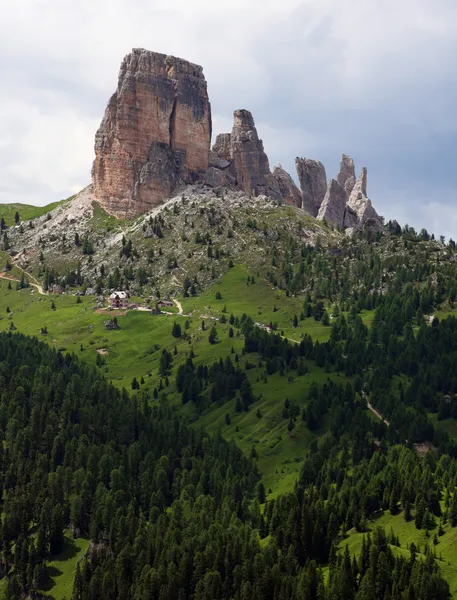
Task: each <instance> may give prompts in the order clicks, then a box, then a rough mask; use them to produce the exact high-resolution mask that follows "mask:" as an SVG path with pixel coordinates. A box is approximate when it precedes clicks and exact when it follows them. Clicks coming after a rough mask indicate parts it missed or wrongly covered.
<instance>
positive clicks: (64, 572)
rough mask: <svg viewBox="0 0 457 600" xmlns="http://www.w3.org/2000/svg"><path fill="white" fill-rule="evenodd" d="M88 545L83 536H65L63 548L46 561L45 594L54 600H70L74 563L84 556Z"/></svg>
mask: <svg viewBox="0 0 457 600" xmlns="http://www.w3.org/2000/svg"><path fill="white" fill-rule="evenodd" d="M88 547H89V540H88V539H85V538H78V539H76V540H74V539H73V538H70V537H66V538H65V548H64V550H63V552H62V553H61V554H58V555H57V556H55V557H54V559H53V560H51V561H50V562H49V563H48V567H47V569H48V578H49V579H48V582H47V585H46V586H45V589H44V590H43V592H44V594H45V595H46V596H49V597H50V598H53V599H54V600H70V599H71V595H72V591H73V581H74V578H75V569H76V563H77V562H78V560H79V559H80V558H82V557H83V556H84V554H85V553H86V552H87V548H88Z"/></svg>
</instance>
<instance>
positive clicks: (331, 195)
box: [317, 179, 346, 229]
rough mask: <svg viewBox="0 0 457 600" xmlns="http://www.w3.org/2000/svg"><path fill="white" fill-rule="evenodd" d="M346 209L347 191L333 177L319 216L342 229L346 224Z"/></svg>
mask: <svg viewBox="0 0 457 600" xmlns="http://www.w3.org/2000/svg"><path fill="white" fill-rule="evenodd" d="M345 211H346V191H345V189H344V188H343V187H342V186H341V185H340V184H339V183H338V182H337V181H335V179H331V180H330V181H329V183H328V187H327V192H326V194H325V197H324V199H323V201H322V204H321V206H320V208H319V212H318V214H317V218H318V219H320V220H322V221H323V220H324V219H325V220H326V221H327V223H329V224H330V225H334V226H335V227H337V228H338V229H340V228H341V227H343V224H344V214H345Z"/></svg>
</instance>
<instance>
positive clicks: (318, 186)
mask: <svg viewBox="0 0 457 600" xmlns="http://www.w3.org/2000/svg"><path fill="white" fill-rule="evenodd" d="M295 165H296V167H297V175H298V179H299V181H300V187H301V192H302V208H303V210H304V211H306V212H307V213H308V214H309V215H311V216H312V217H317V213H318V212H319V208H320V206H321V204H322V201H323V199H324V196H325V194H326V191H327V176H326V174H325V167H324V165H323V164H322V163H321V162H319V161H318V160H311V159H310V158H296V159H295Z"/></svg>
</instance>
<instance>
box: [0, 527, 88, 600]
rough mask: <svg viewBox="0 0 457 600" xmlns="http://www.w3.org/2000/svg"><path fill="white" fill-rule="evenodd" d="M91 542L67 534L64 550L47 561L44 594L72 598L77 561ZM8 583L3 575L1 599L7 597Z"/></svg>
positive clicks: (0, 591)
mask: <svg viewBox="0 0 457 600" xmlns="http://www.w3.org/2000/svg"><path fill="white" fill-rule="evenodd" d="M89 543H90V541H89V540H88V539H87V538H78V539H76V540H74V539H73V538H72V537H70V536H68V535H67V536H65V547H64V549H63V551H62V552H61V553H60V554H58V555H57V556H55V557H54V558H53V560H51V561H49V562H48V563H47V575H48V579H47V582H46V585H45V586H44V588H43V589H42V590H41V593H43V594H44V596H47V597H49V598H52V599H53V600H71V596H72V592H73V582H74V578H75V570H76V563H77V562H78V560H79V559H80V558H82V557H83V556H84V555H85V554H86V552H87V549H88V547H89ZM6 585H7V580H6V577H3V579H0V600H3V599H4V597H5V594H6Z"/></svg>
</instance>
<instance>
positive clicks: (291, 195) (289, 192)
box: [273, 165, 302, 208]
mask: <svg viewBox="0 0 457 600" xmlns="http://www.w3.org/2000/svg"><path fill="white" fill-rule="evenodd" d="M273 177H274V178H275V179H276V181H277V182H278V185H279V192H280V194H281V196H282V197H283V200H284V202H285V203H286V204H290V205H292V206H298V208H301V205H302V197H301V193H300V190H299V189H298V187H297V186H296V185H295V183H294V180H293V179H292V177H291V176H290V175H289V173H288V172H287V171H285V170H284V169H283V168H282V167H281V165H278V166H276V167H275V168H274V169H273Z"/></svg>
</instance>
